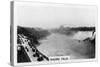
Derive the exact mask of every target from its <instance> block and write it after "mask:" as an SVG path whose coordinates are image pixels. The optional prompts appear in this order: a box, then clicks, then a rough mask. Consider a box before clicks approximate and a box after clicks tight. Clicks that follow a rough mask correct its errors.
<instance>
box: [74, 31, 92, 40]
mask: <svg viewBox="0 0 100 67" xmlns="http://www.w3.org/2000/svg"><path fill="white" fill-rule="evenodd" d="M88 37H92V31H79V32H77V33H76V34H75V35H74V36H73V39H78V40H83V39H86V38H88Z"/></svg>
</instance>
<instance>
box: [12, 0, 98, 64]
mask: <svg viewBox="0 0 100 67" xmlns="http://www.w3.org/2000/svg"><path fill="white" fill-rule="evenodd" d="M18 3H19V4H18ZM21 3H24V4H26V5H27V3H30V4H31V3H32V4H31V5H34V4H33V3H35V4H38V5H44V6H47V5H49V6H54V7H64V6H65V7H66V5H67V6H68V5H70V6H81V7H82V6H83V7H84V6H86V7H88V6H89V7H90V6H94V7H96V8H97V6H95V5H78V4H74V5H72V4H62V3H44V2H34V1H14V45H13V48H14V53H13V54H14V64H13V65H14V66H24V65H37V64H38V65H39V64H41V65H42V64H62V63H73V62H74V63H75V62H90V61H97V59H98V49H97V47H98V46H97V43H98V41H97V39H98V33H97V31H98V29H97V25H98V24H97V22H98V8H97V22H96V25H95V27H96V58H95V59H73V60H67V61H63V62H60V61H59V62H50V61H49V62H48V61H47V62H46V61H45V62H38V63H37V62H34V63H33V62H29V63H17V47H16V46H17V35H16V34H17V17H16V15H17V14H16V7H15V4H18V5H21ZM28 5H29V4H28ZM15 17H16V19H15Z"/></svg>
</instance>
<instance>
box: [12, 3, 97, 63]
mask: <svg viewBox="0 0 100 67" xmlns="http://www.w3.org/2000/svg"><path fill="white" fill-rule="evenodd" d="M14 17H15V18H14V19H15V21H16V24H17V30H16V31H17V34H16V35H17V46H16V48H17V50H16V51H17V63H27V62H32V63H34V62H49V61H55V60H59V58H61V57H62V58H61V59H62V60H65V61H67V60H79V59H80V60H81V59H95V57H96V22H97V7H96V6H89V5H86V6H84V5H72V4H71V5H70V4H56V5H55V4H54V3H53V4H49V3H48V4H47V3H34V2H32V3H31V2H30V3H29V2H28V3H27V2H24V3H19V4H17V5H16V6H15V16H14ZM54 57H55V58H54ZM56 57H57V58H56Z"/></svg>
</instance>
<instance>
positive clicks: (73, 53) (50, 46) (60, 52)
mask: <svg viewBox="0 0 100 67" xmlns="http://www.w3.org/2000/svg"><path fill="white" fill-rule="evenodd" d="M40 43H41V44H40V46H38V47H37V49H38V50H39V51H40V52H42V53H43V54H44V55H46V56H48V57H50V56H70V58H71V59H82V58H87V52H88V47H87V46H86V45H87V44H86V43H84V42H83V41H79V40H76V39H73V38H71V37H69V36H66V35H63V34H58V33H52V34H51V35H49V36H48V37H47V38H46V39H43V40H40Z"/></svg>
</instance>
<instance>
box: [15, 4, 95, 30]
mask: <svg viewBox="0 0 100 67" xmlns="http://www.w3.org/2000/svg"><path fill="white" fill-rule="evenodd" d="M30 4H34V3H27V5H28V6H27V5H25V4H22V5H20V6H16V12H15V13H16V15H15V19H16V20H17V23H18V25H20V26H25V27H40V28H46V29H50V28H58V27H59V26H61V25H66V26H76V27H78V26H89V27H90V26H95V23H96V22H97V8H96V7H95V6H75V5H74V6H73V5H68V6H67V5H66V6H64V7H61V6H60V7H55V6H52V5H51V6H50V5H46V6H44V5H30ZM29 5H30V6H29Z"/></svg>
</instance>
